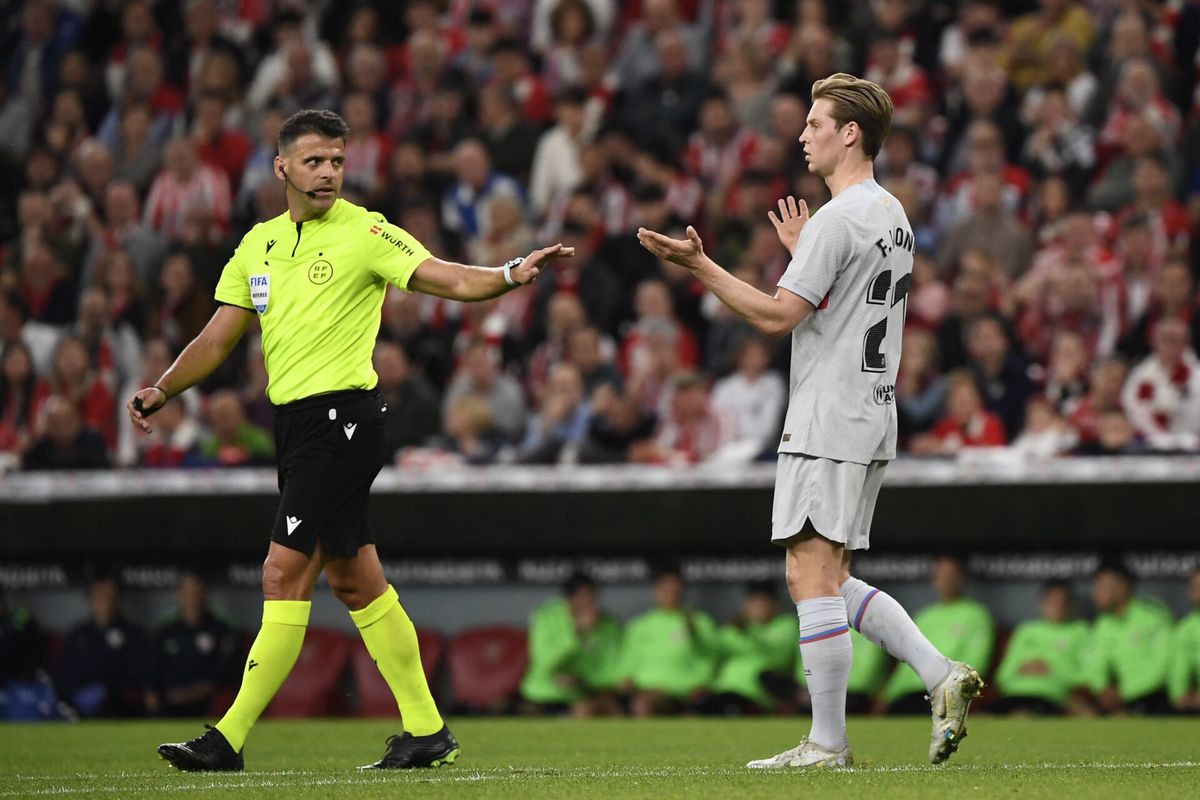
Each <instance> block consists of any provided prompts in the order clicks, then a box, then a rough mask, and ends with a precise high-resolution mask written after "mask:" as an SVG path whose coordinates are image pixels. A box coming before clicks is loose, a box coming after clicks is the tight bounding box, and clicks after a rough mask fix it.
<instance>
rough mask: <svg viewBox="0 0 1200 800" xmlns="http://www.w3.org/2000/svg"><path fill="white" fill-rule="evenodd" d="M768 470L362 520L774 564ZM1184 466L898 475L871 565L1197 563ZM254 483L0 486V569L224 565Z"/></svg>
mask: <svg viewBox="0 0 1200 800" xmlns="http://www.w3.org/2000/svg"><path fill="white" fill-rule="evenodd" d="M773 476H774V468H773V465H763V464H756V465H753V466H749V467H747V466H734V467H724V468H722V467H706V468H703V469H689V470H673V469H665V468H653V467H615V468H574V469H563V468H557V469H555V468H532V467H493V468H487V469H465V468H464V469H443V470H439V471H432V470H431V471H426V472H402V471H399V470H393V469H389V470H385V471H384V473H383V474H382V475H381V476H380V478H379V480H378V481H377V483H376V485H375V490H374V492H373V498H372V511H371V516H372V522H373V524H374V527H375V530H376V532H377V536H378V542H379V546H380V550H381V552H382V553H383V554H384V555H385V557H388V558H393V559H409V558H414V559H422V558H424V559H429V558H446V557H454V558H498V559H503V560H506V561H510V562H511V561H514V560H516V559H521V558H528V557H532V556H575V557H579V556H602V557H610V558H611V557H620V556H637V557H651V558H653V557H658V556H663V557H666V556H672V555H683V554H687V555H692V556H695V555H708V556H720V555H756V556H763V555H768V556H769V555H774V552H773V550H772V548H771V546H770V544H769V538H770V517H771V492H772V486H773ZM1198 499H1200V459H1198V458H1195V457H1138V458H1115V459H1064V460H1054V461H1045V462H1026V461H1019V460H1016V458H1015V457H1014V456H1012V455H1011V454H1008V453H1001V454H991V455H989V456H987V457H986V458H985V457H982V456H977V457H976V459H975V460H972V461H962V460H960V461H952V462H951V461H907V460H906V461H899V462H896V463H894V464H893V465H892V466H891V467H890V468H889V471H888V479H887V481H886V483H885V486H884V489H883V491H882V493H881V496H880V499H879V504H878V507H877V509H876V513H875V521H874V526H873V529H872V543H873V554H892V553H911V552H914V551H915V552H938V551H943V550H946V549H950V550H953V551H956V552H961V553H966V554H969V553H973V552H988V553H1016V552H1030V551H1034V552H1037V551H1058V552H1066V551H1092V552H1095V551H1114V552H1115V551H1121V552H1130V551H1152V550H1171V551H1181V550H1185V551H1186V550H1195V549H1197V548H1200V521H1198V519H1197V507H1198V505H1197V500H1198ZM276 503H277V493H276V490H275V476H274V473H273V472H272V471H270V470H236V471H183V472H181V471H173V472H136V471H135V472H111V473H102V474H87V473H59V474H51V473H44V474H20V473H16V474H11V475H8V476H7V477H4V478H0V561H2V562H7V563H9V564H13V563H22V562H25V563H28V562H34V561H44V560H53V561H55V562H64V561H65V562H76V561H78V562H82V561H90V560H95V559H122V560H126V561H139V562H146V561H151V562H152V561H160V560H161V561H171V560H176V559H179V558H181V557H185V556H186V557H188V558H209V559H215V560H221V561H224V562H227V563H228V562H231V561H246V560H254V559H259V558H261V557H262V555H263V554H264V552H265V550H266V542H267V538H268V536H269V533H268V532H269V531H270V528H271V524H272V521H273V519H274V514H275V506H276Z"/></svg>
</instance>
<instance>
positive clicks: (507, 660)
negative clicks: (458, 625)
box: [447, 626, 529, 712]
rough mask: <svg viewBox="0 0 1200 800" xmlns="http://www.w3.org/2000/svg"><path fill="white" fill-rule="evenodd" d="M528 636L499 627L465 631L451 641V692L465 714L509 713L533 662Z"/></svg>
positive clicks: (449, 659) (448, 653) (519, 630)
mask: <svg viewBox="0 0 1200 800" xmlns="http://www.w3.org/2000/svg"><path fill="white" fill-rule="evenodd" d="M528 638H529V637H528V634H526V632H525V631H524V630H522V629H520V628H509V627H504V626H495V627H487V628H474V629H471V630H467V631H463V632H462V633H460V634H458V635H457V636H455V637H454V638H453V639H452V640H451V641H450V646H449V648H448V650H447V665H448V666H449V668H450V691H451V693H452V695H453V698H454V702H455V704H456V705H457V706H458V707H460V708H461V709H462V710H464V711H475V712H500V711H505V710H507V708H508V706H509V704H510V702H511V700H512V698H513V697H514V696H515V695H516V692H517V687H518V686H519V685H520V683H521V677H522V676H523V675H524V674H525V667H526V666H527V665H528V663H529V649H528Z"/></svg>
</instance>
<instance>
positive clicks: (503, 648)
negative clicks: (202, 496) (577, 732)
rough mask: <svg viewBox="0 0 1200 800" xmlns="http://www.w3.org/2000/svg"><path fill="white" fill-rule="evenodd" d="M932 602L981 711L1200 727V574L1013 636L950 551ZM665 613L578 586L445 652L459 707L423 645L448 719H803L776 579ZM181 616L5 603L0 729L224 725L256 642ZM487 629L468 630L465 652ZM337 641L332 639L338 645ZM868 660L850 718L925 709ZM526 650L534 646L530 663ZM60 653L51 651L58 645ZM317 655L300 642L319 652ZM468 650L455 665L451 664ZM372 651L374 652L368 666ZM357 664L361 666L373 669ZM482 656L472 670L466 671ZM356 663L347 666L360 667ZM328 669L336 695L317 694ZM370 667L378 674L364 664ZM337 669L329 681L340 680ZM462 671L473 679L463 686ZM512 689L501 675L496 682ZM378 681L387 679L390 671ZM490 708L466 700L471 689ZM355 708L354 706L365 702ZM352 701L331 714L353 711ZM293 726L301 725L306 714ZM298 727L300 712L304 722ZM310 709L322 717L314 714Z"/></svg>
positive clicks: (864, 658)
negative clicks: (632, 608)
mask: <svg viewBox="0 0 1200 800" xmlns="http://www.w3.org/2000/svg"><path fill="white" fill-rule="evenodd" d="M930 582H931V585H932V588H933V589H934V591H935V592H936V595H937V599H936V601H935V602H934V603H932V604H931V605H928V606H926V607H925V608H923V609H921V610H920V612H919V613H918V614H917V615H916V617H915V621H916V623H917V625H918V627H920V629H921V630H922V632H923V633H925V635H926V636H927V637H928V638H929V640H930V641H931V642H932V643H933V645H934V646H935V647H937V648H938V650H940V651H941V652H942V653H944V654H945V655H946V656H947V657H949V658H951V659H954V660H961V661H966V662H968V663H970V664H973V665H974V666H976V667H977V668H978V669H979V671H980V673H981V674H983V675H984V676H985V678H986V679H987V681H988V683H989V684H990V686H989V688H988V690H987V692H986V693H985V694H984V696H983V697H982V698H981V699H980V700H979V701H978V703H977V708H979V709H987V710H989V711H995V712H1000V713H1010V712H1011V713H1034V714H1073V715H1095V714H1104V715H1113V714H1126V713H1135V714H1164V713H1184V714H1200V567H1198V568H1196V569H1194V570H1193V572H1192V574H1191V576H1190V578H1189V580H1188V594H1189V596H1190V600H1191V602H1192V604H1193V608H1192V610H1191V611H1190V612H1189V613H1187V614H1186V615H1185V616H1184V617H1183V618H1182V619H1180V620H1176V619H1175V618H1174V617H1173V615H1172V614H1171V612H1170V610H1169V609H1168V608H1167V607H1166V605H1165V604H1163V603H1162V602H1161V601H1160V600H1158V599H1156V598H1154V597H1151V596H1148V595H1145V594H1142V593H1139V592H1137V591H1136V585H1135V582H1134V580H1133V578H1132V576H1131V574H1130V573H1129V571H1128V570H1127V569H1126V567H1125V566H1124V565H1123V564H1122V563H1121V562H1117V561H1112V562H1103V563H1102V564H1101V565H1100V567H1099V568H1098V569H1097V571H1096V573H1095V575H1094V577H1093V578H1092V583H1091V597H1090V599H1091V605H1092V608H1093V610H1094V614H1093V615H1092V618H1091V619H1083V618H1081V617H1080V616H1078V615H1077V613H1076V610H1075V605H1076V604H1075V602H1074V601H1075V599H1076V598H1075V597H1074V587H1073V586H1072V585H1071V584H1069V583H1067V582H1064V581H1049V582H1047V583H1045V584H1044V585H1043V587H1042V591H1041V596H1040V608H1041V616H1040V618H1038V619H1030V620H1027V621H1024V622H1021V623H1020V624H1018V625H1017V626H1016V627H1015V628H1013V629H1011V630H1009V629H1007V628H1005V627H1003V626H1000V625H997V624H996V622H995V621H994V619H993V616H992V612H991V611H990V610H989V608H988V607H987V606H986V605H985V604H983V603H980V602H979V601H977V600H975V599H973V598H971V597H970V596H969V591H968V586H967V576H966V570H965V567H964V565H963V562H962V561H961V560H959V559H957V558H955V557H942V558H939V559H937V560H936V561H935V562H934V564H933V569H932V571H931V574H930ZM650 588H651V590H652V591H651V592H650V594H652V596H653V603H652V605H651V606H650V607H649V608H647V609H646V610H644V611H643V612H642V613H638V614H636V615H634V616H633V617H632V618H630V619H628V620H619V619H617V618H615V617H614V616H613V615H611V614H609V613H607V612H606V611H605V610H604V608H603V604H602V602H601V599H602V598H601V597H600V594H599V592H598V589H597V586H596V584H595V583H594V582H593V581H592V580H591V579H590V578H589V577H588V576H587V575H585V574H582V573H576V574H573V575H571V576H570V578H569V579H568V580H567V581H566V582H565V584H564V586H563V591H562V595H561V596H560V597H557V598H554V599H550V600H547V601H545V602H544V603H542V604H541V605H539V606H538V607H537V608H536V609H535V610H534V611H533V613H532V614H531V616H530V621H529V627H528V631H527V633H526V632H523V631H518V630H512V629H508V628H505V629H503V631H500V632H507V633H508V635H507V636H502V637H499V638H492V639H483V640H477V642H476V644H477V648H475V649H476V652H475V653H473V654H472V653H470V652H468V651H467V650H466V648H459V647H458V646H457V645H455V644H453V643H452V644H451V645H450V651H451V656H450V664H449V671H450V672H451V674H452V675H454V674H455V673H458V674H459V676H458V678H457V679H456V681H454V682H451V683H450V687H449V694H450V696H449V697H445V694H446V687H445V686H443V682H442V681H441V680H439V674H438V667H437V665H438V663H439V661H440V659H441V654H442V647H441V644H440V636H439V635H438V634H437V633H436V632H433V631H425V630H423V631H421V632H420V635H421V638H422V645H421V647H422V655H423V662H424V663H425V665H426V671H427V673H429V680H430V684H431V686H433V687H434V689H435V692H437V693H439V694H442V695H443V698H444V699H443V703H444V704H445V706H446V707H447V708H451V709H454V710H455V711H456V712H459V711H472V712H479V711H493V712H495V711H499V712H505V711H507V712H512V711H516V712H519V713H526V714H568V713H569V714H573V715H576V716H613V715H624V714H629V715H632V716H656V715H661V714H672V713H702V714H714V715H761V714H794V713H799V712H804V711H807V709H808V700H809V698H808V694H807V689H806V684H805V678H804V665H803V662H802V661H801V660H800V657H799V651H798V649H797V647H796V642H797V640H798V628H797V620H796V614H795V611H794V610H793V609H792V608H791V606H790V604H781V603H780V599H779V597H778V590H777V583H776V582H772V581H768V582H755V583H751V584H749V585H748V586H747V587H746V593H745V597H744V600H743V601H742V603H741V608H740V609H739V610H738V611H737V613H736V614H734V615H733V616H732V617H731V618H730V619H727V620H725V621H720V620H718V619H716V618H714V617H713V616H712V615H710V614H708V613H706V612H705V611H703V610H702V609H700V608H697V607H695V606H694V605H692V604H691V603H689V602H688V594H689V592H688V587H687V585H686V584H685V582H684V579H683V577H682V575H681V574H680V572H679V570H678V569H675V568H674V567H673V566H671V565H666V564H664V565H661V566H660V568H659V569H658V570H657V571H656V574H655V576H654V580H653V583H652V585H651V587H650ZM177 600H178V608H177V610H176V611H173V612H172V613H171V614H169V615H168V616H167V617H166V618H165V619H164V620H162V621H161V622H160V623H159V624H158V626H157V627H155V628H153V629H147V628H145V627H143V626H142V625H140V624H139V623H138V622H136V621H135V620H133V619H132V618H130V617H129V616H126V615H125V614H124V613H123V612H122V605H123V604H122V600H121V586H120V584H119V582H118V581H117V579H116V578H115V577H113V576H111V575H103V574H101V575H97V576H96V578H95V579H94V580H93V581H92V582H91V584H90V586H89V589H88V605H89V615H88V617H87V618H86V619H84V620H81V621H80V622H79V623H78V624H76V625H75V626H73V627H71V628H70V629H69V630H68V631H67V632H66V633H65V635H62V634H53V635H50V636H49V637H47V636H46V635H45V634H44V633H43V632H42V631H41V630H40V628H39V626H38V624H37V622H36V620H35V619H34V618H33V617H32V615H31V614H30V613H29V612H28V611H27V610H26V609H25V608H23V607H22V606H21V605H20V604H18V603H6V601H5V599H4V596H3V592H2V591H0V719H4V718H6V717H7V718H8V719H28V718H46V717H56V716H57V717H65V718H74V717H77V716H82V717H94V716H142V715H147V714H149V715H178V716H197V715H200V716H203V715H214V714H220V713H222V712H223V711H224V707H223V706H222V703H228V702H229V701H230V700H231V698H232V695H231V694H230V692H231V690H233V689H235V688H236V684H237V680H238V674H239V666H240V664H241V663H242V661H243V659H244V658H245V655H246V651H247V648H248V647H249V640H248V638H247V637H248V634H243V633H241V632H239V631H238V630H237V629H236V627H235V626H234V625H233V624H232V623H230V622H229V621H227V620H226V619H225V618H224V617H223V616H222V615H221V614H219V613H217V612H215V611H214V610H213V609H212V607H211V604H210V603H209V601H208V596H207V585H206V583H205V579H204V577H203V576H202V575H200V574H197V573H195V572H185V573H183V575H182V576H181V579H180V581H179V584H178V587H177ZM486 630H490V631H493V632H495V631H498V630H499V629H495V628H492V629H482V628H481V629H476V631H475V633H472V632H470V631H463V632H461V633H460V634H459V636H458V637H456V639H457V640H460V641H465V640H466V639H469V638H472V637H474V636H477V635H485V636H486V633H485V631H486ZM331 637H332V638H331ZM310 639H313V640H314V641H315V642H316V643H315V644H312V645H311V646H312V648H313V649H314V654H313V655H312V656H311V658H308V659H307V660H306V659H305V658H303V657H302V658H301V664H300V665H299V666H298V668H297V670H298V672H300V673H304V672H308V673H310V674H301V675H297V676H296V677H295V678H294V679H293V682H294V684H295V685H297V686H302V687H305V689H303V691H310V690H311V691H314V692H315V691H318V687H322V686H323V687H324V688H323V690H324V691H329V692H336V693H337V694H338V696H344V693H345V689H344V685H343V681H342V678H343V676H342V674H341V671H342V670H345V669H346V668H347V661H345V660H343V661H341V662H338V663H340V665H341V666H340V667H339V666H336V665H335V666H333V667H328V665H326V666H323V667H319V668H315V667H314V666H313V665H314V664H317V663H318V662H319V661H320V658H319V656H318V655H316V651H317V650H320V649H322V648H326V649H328V648H331V647H332V646H333V645H334V644H335V643H336V642H337V641H339V640H343V641H344V642H345V645H343V646H353V647H355V648H357V647H359V645H358V644H357V642H354V643H351V642H350V640H349V638H347V637H342V636H339V635H338V634H336V633H334V632H332V631H328V630H326V629H320V630H312V631H310ZM851 639H852V641H853V649H854V665H853V670H852V671H851V674H850V682H849V701H848V702H849V708H850V710H851V711H852V712H854V713H889V714H909V713H913V714H926V713H928V712H929V703H928V700H927V699H926V697H925V687H924V686H923V684H922V683H921V681H920V679H919V678H918V677H917V674H916V673H915V672H913V671H912V670H911V669H910V668H909V667H908V666H906V665H904V664H897V663H896V662H895V660H894V659H892V658H890V657H889V656H888V655H887V653H885V652H884V651H883V650H882V649H880V648H879V647H877V646H876V645H875V644H873V643H871V642H870V641H869V640H867V639H866V638H864V637H863V636H861V635H860V634H859V633H858V632H857V631H852V632H851ZM526 642H527V643H528V644H527V647H528V652H527V655H526V653H523V652H522V648H524V647H525V646H526V645H525V643H526ZM47 644H49V646H47ZM307 649H308V645H306V650H307ZM456 650H458V651H459V652H458V653H457V654H455V652H454V651H456ZM361 655H363V656H365V655H366V653H365V651H364V652H363V653H362V654H361ZM359 660H361V659H359ZM471 661H477V662H478V663H477V664H476V666H475V667H474V668H473V671H472V668H470V666H469V664H468V663H467V662H471ZM351 662H353V659H351ZM314 670H315V671H316V672H319V673H321V674H322V675H323V676H324V677H323V683H318V682H315V681H314V680H313V675H312V674H311V673H312V672H314ZM365 670H366V671H369V672H371V673H374V669H373V667H372V666H371V664H370V661H369V657H368V660H367V661H366V662H365ZM353 672H354V674H355V686H356V687H357V689H356V691H357V692H358V694H359V697H358V700H357V704H356V705H357V706H358V713H360V714H363V713H364V711H366V709H368V708H370V709H372V710H371V711H369V712H366V713H368V715H369V714H371V713H381V714H392V713H394V712H395V706H394V705H393V702H392V698H391V695H390V694H389V693H387V692H386V691H385V692H384V693H383V694H384V702H382V703H381V704H380V705H377V706H374V705H370V703H371V701H370V690H369V688H367V686H368V685H367V684H364V683H363V682H362V676H361V675H360V674H359V670H358V668H357V666H356V667H354V669H353ZM326 673H328V674H326ZM462 675H472V676H473V677H472V678H471V679H469V680H467V681H465V683H464V681H463V680H462ZM502 676H507V677H502ZM376 677H377V676H376ZM484 684H487V685H488V686H489V687H490V689H489V690H488V691H489V692H490V695H489V698H488V699H487V700H486V701H478V700H476V701H474V702H469V701H470V700H471V698H468V697H467V696H465V695H464V696H459V695H458V692H459V691H464V692H465V691H467V690H469V691H470V692H471V693H472V695H474V694H478V691H479V686H481V685H484ZM352 705H355V704H354V703H352ZM347 710H349V709H347V708H346V707H345V706H344V704H343V705H342V706H338V707H331V708H328V709H326V712H337V713H341V712H345V711H347ZM292 713H297V712H292ZM301 713H302V712H301ZM309 713H312V712H311V711H310V712H309Z"/></svg>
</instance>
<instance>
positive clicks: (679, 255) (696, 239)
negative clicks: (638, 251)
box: [637, 225, 704, 269]
mask: <svg viewBox="0 0 1200 800" xmlns="http://www.w3.org/2000/svg"><path fill="white" fill-rule="evenodd" d="M686 233H687V238H686V239H672V238H671V237H670V236H664V235H662V234H661V233H658V232H657V231H652V230H649V229H647V228H638V232H637V237H638V242H639V243H640V244H641V245H642V247H644V248H646V249H647V250H649V251H650V252H651V253H653V254H654V255H656V256H658V257H659V258H662V259H665V260H667V261H670V262H673V263H675V264H679V265H680V266H683V267H687V268H688V269H696V268H697V267H699V266H700V261H701V259H702V258H703V257H704V242H702V241H700V234H698V233H696V229H695V228H693V227H692V226H691V225H688V226H687V231H686Z"/></svg>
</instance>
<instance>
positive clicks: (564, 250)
mask: <svg viewBox="0 0 1200 800" xmlns="http://www.w3.org/2000/svg"><path fill="white" fill-rule="evenodd" d="M573 255H575V248H574V247H563V245H562V242H559V243H558V244H552V245H550V246H549V247H543V248H542V249H540V250H534V251H533V252H532V253H530V254H529V255H527V256H525V259H524V260H523V261H522V262H521V263H520V264H518V265H517V266H515V267H513V268H512V278H513V280H514V281H516V282H517V283H519V284H521V285H522V286H524V285H525V284H527V283H533V282H534V281H536V280H537V277H538V275H540V274H541V273H542V270H543V269H545V267H546V265H547V263H548V262H549V261H550V260H552V259H555V258H570V257H571V256H573Z"/></svg>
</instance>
